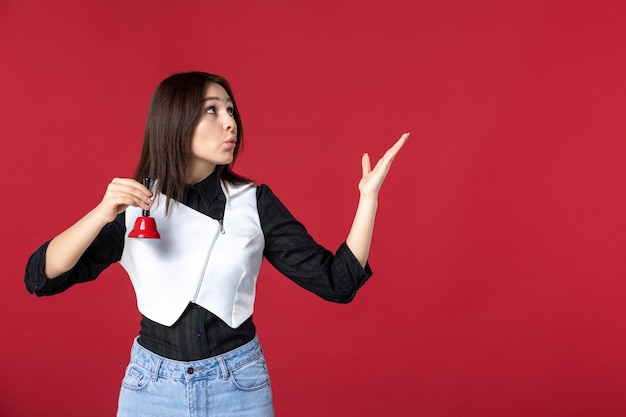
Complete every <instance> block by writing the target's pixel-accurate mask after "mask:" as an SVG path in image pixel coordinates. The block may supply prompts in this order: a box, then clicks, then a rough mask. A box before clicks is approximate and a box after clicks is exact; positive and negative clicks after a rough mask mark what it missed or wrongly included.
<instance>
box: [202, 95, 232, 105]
mask: <svg viewBox="0 0 626 417" xmlns="http://www.w3.org/2000/svg"><path fill="white" fill-rule="evenodd" d="M211 100H217V101H222V99H221V98H219V97H214V96H209V97H205V98H204V101H211ZM226 101H227V102H228V101H230V102H231V103H232V102H233V99H232V98H230V97H228V98H227V99H226Z"/></svg>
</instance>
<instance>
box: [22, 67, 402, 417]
mask: <svg viewBox="0 0 626 417" xmlns="http://www.w3.org/2000/svg"><path fill="white" fill-rule="evenodd" d="M407 138H408V134H404V135H402V137H401V138H400V139H399V140H398V142H397V143H396V144H395V145H394V146H393V147H392V148H391V149H389V151H387V153H386V154H385V155H384V156H383V157H382V158H381V160H380V161H379V162H378V163H377V164H376V166H375V167H374V169H371V167H370V161H369V157H368V156H367V154H365V155H364V156H363V159H362V168H363V177H362V179H361V180H360V182H359V190H360V199H359V203H358V207H357V212H356V215H355V218H354V222H353V224H352V228H351V229H350V232H349V234H348V236H347V238H346V241H345V242H344V243H343V244H342V245H341V246H340V247H339V249H338V250H337V252H336V253H335V254H333V253H331V252H329V251H328V250H326V249H324V248H323V247H321V246H320V245H318V244H317V243H315V241H314V240H313V239H312V238H311V236H310V235H309V234H308V233H307V231H306V230H305V228H304V227H303V226H302V225H301V224H300V223H299V222H298V221H297V220H296V219H294V217H293V216H292V215H291V214H290V213H289V211H288V210H287V209H286V208H285V207H284V206H283V205H282V203H281V202H280V201H279V200H278V199H277V198H276V196H274V194H273V193H272V191H271V190H270V189H269V188H268V187H267V186H265V185H260V186H255V185H254V184H253V183H252V182H251V181H250V180H248V179H246V178H244V177H242V176H240V175H238V174H236V173H234V172H233V170H232V166H233V164H234V162H235V160H236V158H237V154H238V153H239V150H240V149H241V148H242V146H243V128H242V124H241V117H240V115H239V111H238V109H237V105H236V102H235V98H234V96H233V94H232V91H231V89H230V86H229V84H228V82H227V81H226V80H225V79H224V78H222V77H220V76H217V75H213V74H208V73H202V72H190V73H180V74H175V75H172V76H170V77H168V78H167V79H165V80H164V81H163V82H161V84H160V85H159V86H158V87H157V89H156V90H155V92H154V95H153V97H152V101H151V103H150V108H149V111H148V119H147V124H146V131H145V137H144V143H143V149H142V152H141V157H140V161H139V165H138V167H137V171H136V174H135V179H129V178H115V179H113V180H112V181H111V183H110V184H109V185H108V187H107V190H106V192H105V194H104V197H103V199H102V201H101V202H100V203H99V204H98V205H97V206H96V207H95V208H94V209H93V210H91V211H90V212H89V213H87V214H86V215H85V216H84V217H83V218H82V219H80V220H79V221H78V222H76V223H75V224H74V225H72V226H71V227H70V228H68V229H67V230H65V231H64V232H62V233H61V234H59V235H58V236H56V237H55V238H54V239H52V240H51V241H49V242H47V243H45V244H44V245H42V246H41V247H40V248H39V249H38V250H37V251H36V252H35V253H34V254H33V255H32V256H31V258H30V259H29V262H28V265H27V268H26V276H25V281H26V286H27V288H28V290H29V291H30V292H32V293H35V294H37V295H40V296H41V295H52V294H56V293H59V292H61V291H64V290H66V289H67V288H69V287H71V286H72V285H74V284H76V283H80V282H86V281H91V280H93V279H95V278H96V277H97V276H98V275H99V274H100V273H101V272H102V271H103V270H104V269H105V268H107V267H108V266H109V265H110V264H112V263H114V262H118V261H119V262H120V263H121V264H122V265H123V266H124V268H125V269H126V270H127V272H128V274H129V276H130V278H131V281H132V283H133V287H134V289H135V293H136V296H137V305H138V308H139V311H140V312H141V314H142V320H141V331H140V334H139V336H138V337H137V338H136V340H135V342H134V344H133V347H132V350H131V361H130V364H129V365H128V368H127V370H126V374H125V376H124V379H123V383H122V388H121V392H120V397H119V404H118V416H159V417H163V416H170V415H171V416H180V415H186V413H187V412H188V410H192V409H193V410H194V412H195V413H197V414H194V415H211V416H231V415H237V416H271V415H273V406H272V394H271V388H270V383H269V377H268V374H267V369H266V366H265V360H264V357H263V352H262V350H261V347H260V345H259V342H258V339H257V336H256V330H255V327H254V324H253V322H252V312H253V306H254V297H255V286H256V279H257V275H258V272H259V268H260V265H261V260H262V258H263V257H265V258H266V259H267V260H268V261H269V262H270V263H271V264H272V265H274V266H275V267H276V268H277V269H278V270H279V271H280V272H282V273H283V274H284V275H286V276H287V277H289V278H290V279H292V280H293V281H295V282H296V283H297V284H299V285H300V286H302V287H304V288H306V289H308V290H310V291H312V292H314V293H315V294H318V295H319V296H321V297H323V298H324V299H326V300H330V301H335V302H341V303H344V302H349V301H351V300H352V298H353V297H354V296H355V294H356V291H357V290H358V288H359V287H360V286H361V285H363V284H364V283H365V281H366V280H367V279H368V278H369V277H370V276H371V271H370V269H369V266H368V264H367V258H368V253H369V248H370V243H371V239H372V231H373V226H374V217H375V214H376V208H377V197H378V192H379V189H380V187H381V185H382V183H383V180H384V178H385V176H386V174H387V172H388V170H389V167H390V166H391V162H392V161H393V159H394V157H395V156H396V154H397V153H398V151H399V150H400V148H401V147H402V145H403V144H404V143H405V141H406V140H407ZM144 177H151V178H153V179H154V180H155V183H154V187H152V188H153V189H152V190H150V189H148V188H146V187H144V186H143V185H142V184H141V183H140V182H139V181H140V180H141V179H142V178H144ZM141 210H151V215H152V216H153V217H154V218H155V219H156V222H157V225H158V228H159V232H160V234H161V239H158V240H156V239H155V240H152V239H132V238H129V237H128V236H127V235H128V231H129V230H130V229H131V228H132V225H133V223H134V221H135V219H136V218H137V217H138V216H139V215H140V213H141Z"/></svg>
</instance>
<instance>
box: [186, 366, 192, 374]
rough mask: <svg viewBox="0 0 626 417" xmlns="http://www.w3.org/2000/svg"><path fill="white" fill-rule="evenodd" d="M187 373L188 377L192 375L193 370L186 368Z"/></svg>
mask: <svg viewBox="0 0 626 417" xmlns="http://www.w3.org/2000/svg"><path fill="white" fill-rule="evenodd" d="M187 373H188V374H189V375H191V374H193V368H192V367H189V368H187Z"/></svg>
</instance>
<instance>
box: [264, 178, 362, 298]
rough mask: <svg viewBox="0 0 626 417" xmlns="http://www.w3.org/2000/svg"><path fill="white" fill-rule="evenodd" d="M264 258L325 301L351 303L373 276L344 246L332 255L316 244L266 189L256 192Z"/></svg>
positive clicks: (267, 188) (343, 244)
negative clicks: (263, 239) (263, 238)
mask: <svg viewBox="0 0 626 417" xmlns="http://www.w3.org/2000/svg"><path fill="white" fill-rule="evenodd" d="M257 202H258V209H259V218H260V220H261V228H262V229H263V234H264V236H265V252H264V256H265V258H266V259H267V260H268V261H269V263H270V264H272V265H273V266H274V267H275V268H276V269H277V270H278V271H280V272H281V273H282V274H284V275H285V276H287V277H288V278H289V279H291V280H292V281H294V282H295V283H296V284H298V285H300V286H301V287H303V288H305V289H307V290H309V291H311V292H313V293H315V294H317V295H319V296H320V297H322V298H323V299H325V300H328V301H334V302H338V303H347V302H350V301H352V299H353V298H354V296H355V295H356V292H357V290H358V289H359V288H360V287H361V286H362V285H363V284H364V283H365V282H366V281H367V280H368V279H369V277H370V276H371V275H372V271H371V269H370V266H369V264H367V265H365V268H363V267H362V266H361V264H360V263H359V261H358V260H357V259H356V258H355V256H354V254H353V253H352V252H351V251H350V249H349V248H348V246H347V245H346V243H345V242H344V243H342V244H341V246H339V249H338V250H337V252H336V253H335V254H333V253H332V252H330V251H329V250H327V249H325V248H324V247H322V246H320V245H319V244H317V243H316V242H315V241H314V240H313V238H312V237H311V235H309V233H308V232H307V231H306V229H305V227H304V226H303V225H302V224H301V223H300V222H299V221H297V220H296V219H295V218H294V217H293V215H292V214H291V213H290V212H289V210H287V208H286V207H285V206H284V205H283V204H282V203H281V202H280V200H279V199H278V198H277V197H276V196H275V195H274V194H273V193H272V191H271V190H270V189H269V187H267V186H266V185H260V186H259V187H258V188H257Z"/></svg>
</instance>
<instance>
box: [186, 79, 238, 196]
mask: <svg viewBox="0 0 626 417" xmlns="http://www.w3.org/2000/svg"><path fill="white" fill-rule="evenodd" d="M233 113H234V106H233V102H232V100H231V98H230V97H229V96H228V94H227V93H226V90H224V87H222V86H221V85H219V84H215V83H210V84H209V86H208V87H207V89H206V92H205V94H204V103H203V105H202V115H201V116H200V121H199V122H198V125H197V126H196V129H195V130H194V133H193V137H192V138H191V161H190V164H189V170H188V172H187V183H189V184H195V183H197V182H199V181H201V180H203V179H204V178H206V177H207V176H209V175H210V174H211V173H212V172H213V171H214V170H215V167H216V165H227V164H230V163H231V162H232V161H233V153H234V151H235V147H236V145H237V123H236V122H235V118H234V116H233Z"/></svg>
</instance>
